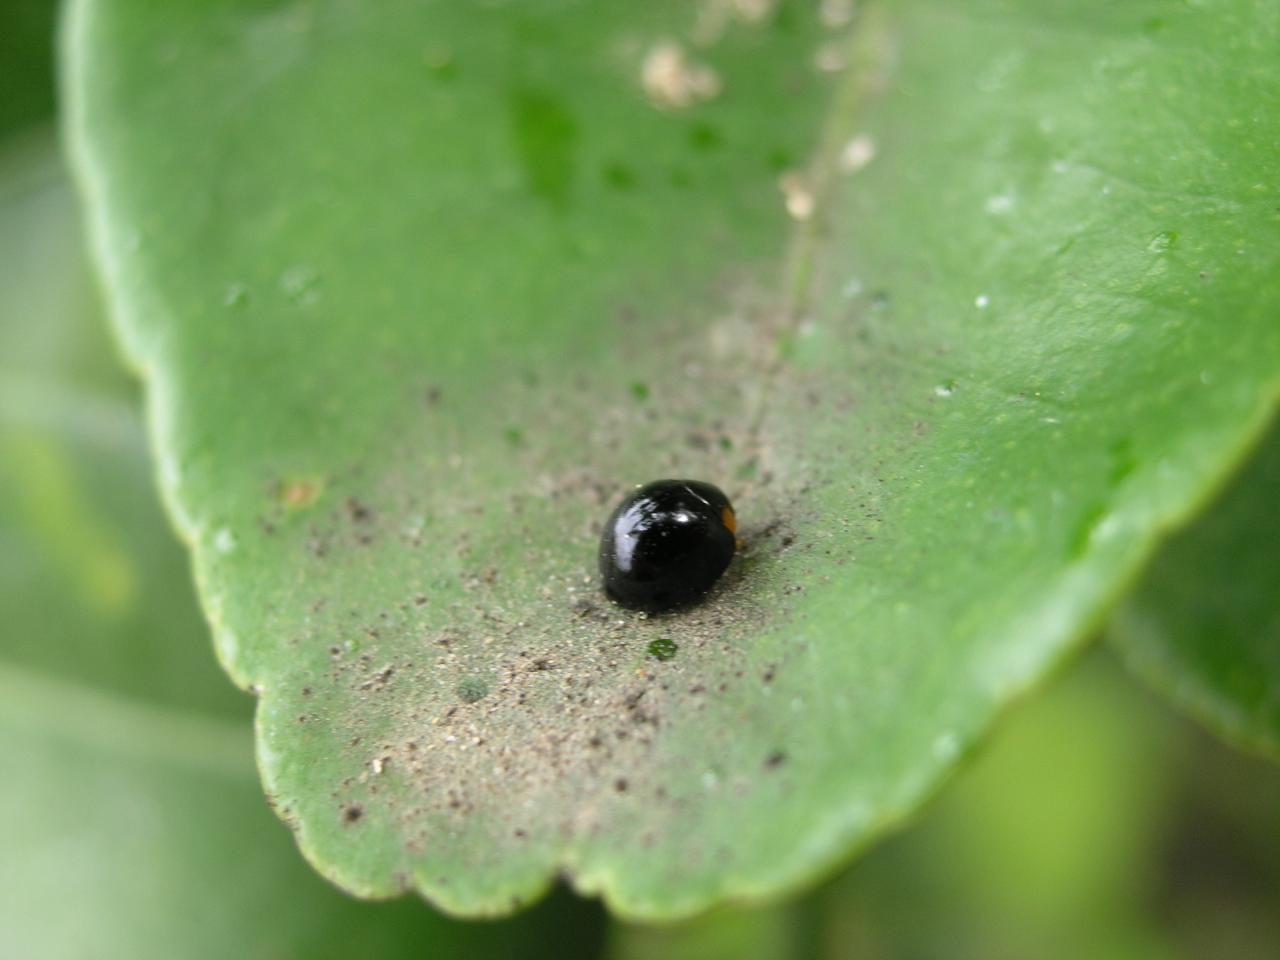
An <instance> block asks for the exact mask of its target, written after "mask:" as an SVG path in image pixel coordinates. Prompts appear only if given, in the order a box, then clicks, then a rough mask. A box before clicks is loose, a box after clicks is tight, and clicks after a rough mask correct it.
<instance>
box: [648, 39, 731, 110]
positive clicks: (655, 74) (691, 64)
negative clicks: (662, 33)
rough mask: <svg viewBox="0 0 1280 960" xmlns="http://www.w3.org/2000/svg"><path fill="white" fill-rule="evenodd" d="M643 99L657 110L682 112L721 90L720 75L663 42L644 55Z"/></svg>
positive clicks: (678, 46) (673, 43) (675, 45)
mask: <svg viewBox="0 0 1280 960" xmlns="http://www.w3.org/2000/svg"><path fill="white" fill-rule="evenodd" d="M641 83H642V84H643V86H644V92H645V95H646V96H647V97H648V98H649V102H650V103H652V104H653V105H654V106H655V107H657V108H658V109H659V110H683V109H685V108H686V107H691V106H693V105H694V104H696V103H701V102H703V101H704V100H711V99H712V98H714V97H716V96H718V95H719V93H720V90H721V83H720V75H719V74H718V73H716V72H715V70H713V69H712V68H711V67H709V66H707V65H706V64H701V63H697V62H696V61H694V60H693V59H691V58H690V57H689V55H688V54H687V53H685V51H684V48H683V47H681V46H680V44H678V43H675V42H673V41H670V40H667V41H663V42H662V43H659V44H657V45H655V46H654V47H653V48H652V49H651V50H650V51H649V52H648V54H646V55H645V58H644V65H643V67H642V68H641Z"/></svg>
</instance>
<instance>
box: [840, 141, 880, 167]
mask: <svg viewBox="0 0 1280 960" xmlns="http://www.w3.org/2000/svg"><path fill="white" fill-rule="evenodd" d="M875 158H876V142H875V141H874V140H872V139H871V137H869V136H868V135H867V134H865V133H860V134H858V135H857V136H856V137H854V138H853V139H852V140H850V141H849V142H848V143H846V144H845V145H844V149H843V150H841V151H840V169H841V170H843V171H844V172H845V173H857V172H858V171H859V170H861V169H863V168H864V167H865V166H866V165H867V164H869V163H870V162H871V161H872V160H874V159H875Z"/></svg>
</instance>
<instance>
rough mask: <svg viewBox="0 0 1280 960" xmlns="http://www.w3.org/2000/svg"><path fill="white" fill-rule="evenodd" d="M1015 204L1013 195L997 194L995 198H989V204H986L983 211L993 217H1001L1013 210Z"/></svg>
mask: <svg viewBox="0 0 1280 960" xmlns="http://www.w3.org/2000/svg"><path fill="white" fill-rule="evenodd" d="M1013 204H1014V199H1013V196H1012V195H1011V194H1008V193H997V194H996V195H995V196H993V197H987V202H986V203H985V204H984V206H983V209H985V210H986V211H987V213H989V214H991V215H992V216H1000V215H1002V214H1006V213H1008V212H1009V211H1010V210H1012V209H1013Z"/></svg>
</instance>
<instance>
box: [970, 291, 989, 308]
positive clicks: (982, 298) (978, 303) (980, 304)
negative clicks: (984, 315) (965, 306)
mask: <svg viewBox="0 0 1280 960" xmlns="http://www.w3.org/2000/svg"><path fill="white" fill-rule="evenodd" d="M990 303H991V298H990V297H988V296H987V295H986V294H985V293H980V294H978V295H977V296H976V297H974V298H973V305H974V306H975V307H977V308H978V309H979V310H985V309H987V306H988V305H989V304H990Z"/></svg>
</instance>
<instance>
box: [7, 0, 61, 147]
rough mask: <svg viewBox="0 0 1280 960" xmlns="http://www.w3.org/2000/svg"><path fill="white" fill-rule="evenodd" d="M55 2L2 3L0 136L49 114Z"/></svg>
mask: <svg viewBox="0 0 1280 960" xmlns="http://www.w3.org/2000/svg"><path fill="white" fill-rule="evenodd" d="M57 10H58V4H57V2H56V0H6V2H5V4H4V8H3V9H0V63H3V64H4V74H5V84H4V94H3V96H0V137H3V136H5V135H6V134H9V133H12V132H15V131H18V130H22V129H24V128H28V127H31V126H33V125H34V124H37V123H40V122H41V121H48V120H49V118H50V117H51V116H52V115H53V22H54V19H55V17H56V14H57Z"/></svg>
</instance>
